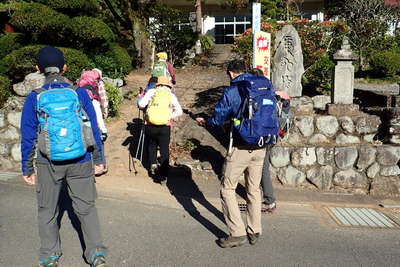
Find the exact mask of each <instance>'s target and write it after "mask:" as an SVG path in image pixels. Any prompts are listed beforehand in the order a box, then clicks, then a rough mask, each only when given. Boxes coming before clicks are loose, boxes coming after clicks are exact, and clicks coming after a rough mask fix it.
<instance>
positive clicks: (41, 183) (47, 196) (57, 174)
mask: <svg viewBox="0 0 400 267" xmlns="http://www.w3.org/2000/svg"><path fill="white" fill-rule="evenodd" d="M37 177H38V183H37V187H36V191H37V200H38V225H39V236H40V243H41V245H40V255H39V257H40V259H46V258H47V257H49V256H52V255H60V254H61V241H60V232H59V230H60V229H59V226H58V223H57V217H58V214H59V206H58V201H59V196H60V191H61V188H62V185H63V182H65V183H66V186H67V190H68V194H69V196H70V197H71V200H72V207H73V209H74V212H75V214H76V215H77V216H78V218H79V221H80V223H81V227H82V232H83V237H84V240H85V245H86V250H85V257H86V259H87V260H88V261H89V262H90V261H91V256H92V255H93V253H94V252H95V251H96V250H100V251H102V250H104V246H103V241H102V238H101V234H100V224H99V218H98V216H97V209H96V206H95V199H96V197H97V192H96V187H95V180H94V173H93V164H92V161H87V162H83V163H77V164H67V165H52V166H50V165H46V164H38V165H37Z"/></svg>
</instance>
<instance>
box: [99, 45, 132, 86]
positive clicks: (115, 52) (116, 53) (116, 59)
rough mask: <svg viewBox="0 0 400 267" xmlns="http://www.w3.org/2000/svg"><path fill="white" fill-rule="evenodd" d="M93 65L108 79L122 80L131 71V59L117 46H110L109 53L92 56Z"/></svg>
mask: <svg viewBox="0 0 400 267" xmlns="http://www.w3.org/2000/svg"><path fill="white" fill-rule="evenodd" d="M93 63H94V66H95V67H96V68H99V69H101V70H102V71H103V73H104V76H107V77H110V78H122V77H123V75H124V74H127V73H129V72H130V71H131V70H132V64H131V57H130V56H129V54H128V52H127V51H126V49H124V48H122V47H121V46H119V45H118V44H112V45H111V46H110V50H109V51H107V52H105V53H103V54H98V55H96V56H94V58H93Z"/></svg>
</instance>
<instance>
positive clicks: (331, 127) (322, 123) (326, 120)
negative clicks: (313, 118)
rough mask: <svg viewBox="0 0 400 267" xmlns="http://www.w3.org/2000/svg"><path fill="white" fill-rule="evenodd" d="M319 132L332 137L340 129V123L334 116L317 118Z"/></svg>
mask: <svg viewBox="0 0 400 267" xmlns="http://www.w3.org/2000/svg"><path fill="white" fill-rule="evenodd" d="M316 124H317V128H318V130H319V131H320V132H321V133H323V134H324V135H326V136H329V137H332V136H334V135H335V134H336V132H337V131H338V129H339V123H338V121H337V119H336V117H334V116H321V117H318V118H317V122H316Z"/></svg>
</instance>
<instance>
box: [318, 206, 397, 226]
mask: <svg viewBox="0 0 400 267" xmlns="http://www.w3.org/2000/svg"><path fill="white" fill-rule="evenodd" d="M325 209H326V210H327V211H328V213H329V214H330V216H331V217H332V218H333V219H334V220H335V221H336V222H337V223H338V224H339V225H341V226H348V227H354V226H355V227H372V228H399V225H398V224H397V223H396V222H394V221H393V220H392V219H391V218H389V217H388V216H386V215H385V214H383V213H382V212H379V211H376V210H374V209H369V208H339V207H325Z"/></svg>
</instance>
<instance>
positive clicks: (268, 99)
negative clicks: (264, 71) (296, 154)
mask: <svg viewBox="0 0 400 267" xmlns="http://www.w3.org/2000/svg"><path fill="white" fill-rule="evenodd" d="M238 88H239V92H240V94H241V95H242V99H244V100H243V101H242V104H241V107H240V109H239V112H238V114H237V116H236V118H235V119H234V121H233V131H234V132H236V135H239V136H240V137H241V139H242V141H243V142H244V144H245V145H248V146H251V147H259V148H262V147H265V146H266V145H268V144H275V143H276V142H277V141H278V131H279V119H278V116H277V103H276V98H275V91H274V89H273V87H272V84H271V83H270V82H269V81H268V80H267V79H266V78H264V77H254V78H252V79H251V80H250V81H249V80H247V81H241V82H239V83H238Z"/></svg>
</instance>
